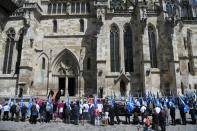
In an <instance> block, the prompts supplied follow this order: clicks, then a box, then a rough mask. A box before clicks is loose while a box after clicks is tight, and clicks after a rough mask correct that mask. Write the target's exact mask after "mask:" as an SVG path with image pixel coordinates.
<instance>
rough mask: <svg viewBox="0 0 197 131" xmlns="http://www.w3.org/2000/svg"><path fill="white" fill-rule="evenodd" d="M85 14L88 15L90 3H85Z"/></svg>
mask: <svg viewBox="0 0 197 131" xmlns="http://www.w3.org/2000/svg"><path fill="white" fill-rule="evenodd" d="M86 12H87V13H90V3H89V2H87V3H86Z"/></svg>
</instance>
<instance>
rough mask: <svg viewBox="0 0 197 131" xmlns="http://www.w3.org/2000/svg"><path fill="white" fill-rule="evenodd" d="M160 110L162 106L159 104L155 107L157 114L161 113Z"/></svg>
mask: <svg viewBox="0 0 197 131" xmlns="http://www.w3.org/2000/svg"><path fill="white" fill-rule="evenodd" d="M160 111H161V108H159V107H158V106H157V107H155V112H156V113H157V114H159V113H160Z"/></svg>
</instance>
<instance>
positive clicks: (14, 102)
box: [13, 96, 16, 105]
mask: <svg viewBox="0 0 197 131" xmlns="http://www.w3.org/2000/svg"><path fill="white" fill-rule="evenodd" d="M13 104H14V105H16V96H14V101H13Z"/></svg>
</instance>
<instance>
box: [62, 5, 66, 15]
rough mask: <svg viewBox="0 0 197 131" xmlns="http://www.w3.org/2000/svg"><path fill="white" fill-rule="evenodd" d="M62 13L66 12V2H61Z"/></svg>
mask: <svg viewBox="0 0 197 131" xmlns="http://www.w3.org/2000/svg"><path fill="white" fill-rule="evenodd" d="M62 13H63V14H65V13H67V5H66V3H63V9H62Z"/></svg>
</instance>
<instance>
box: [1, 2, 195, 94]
mask: <svg viewBox="0 0 197 131" xmlns="http://www.w3.org/2000/svg"><path fill="white" fill-rule="evenodd" d="M1 13H2V11H1ZM5 19H6V23H5V24H3V26H1V27H2V28H1V30H0V96H5V95H6V96H9V95H15V94H17V95H20V94H23V95H26V96H30V95H34V96H46V95H47V94H48V93H49V91H50V90H53V91H54V92H58V91H59V90H63V91H64V95H65V96H67V95H69V96H75V97H78V96H89V95H95V94H97V95H99V94H103V96H111V95H115V96H129V95H133V96H140V95H145V94H147V93H150V92H152V93H155V94H156V93H159V94H161V95H173V94H174V95H177V94H180V93H186V92H189V91H193V90H196V89H197V2H196V1H195V0H26V1H23V2H21V4H20V6H19V7H18V9H16V10H15V12H14V13H12V14H11V15H10V16H9V17H8V18H3V20H5ZM102 92H103V93H102Z"/></svg>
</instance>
